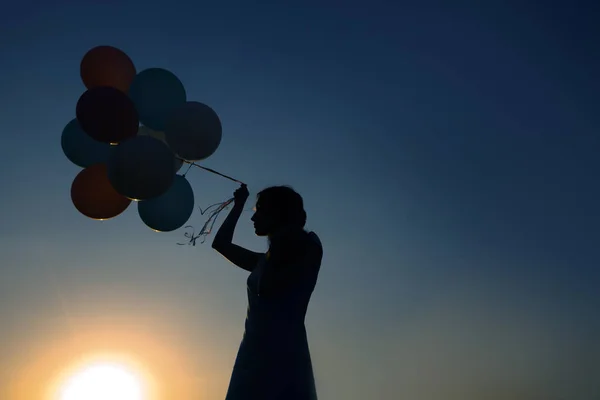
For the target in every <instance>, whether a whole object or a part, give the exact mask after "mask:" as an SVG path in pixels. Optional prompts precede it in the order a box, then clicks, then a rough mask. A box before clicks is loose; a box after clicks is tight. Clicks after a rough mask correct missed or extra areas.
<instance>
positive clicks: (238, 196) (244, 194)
mask: <svg viewBox="0 0 600 400" xmlns="http://www.w3.org/2000/svg"><path fill="white" fill-rule="evenodd" d="M248 196H250V192H248V187H247V186H246V185H244V184H242V185H241V186H240V187H239V188H238V189H237V190H236V191H235V192H233V199H234V202H235V204H237V205H242V206H243V205H244V204H245V203H246V200H248Z"/></svg>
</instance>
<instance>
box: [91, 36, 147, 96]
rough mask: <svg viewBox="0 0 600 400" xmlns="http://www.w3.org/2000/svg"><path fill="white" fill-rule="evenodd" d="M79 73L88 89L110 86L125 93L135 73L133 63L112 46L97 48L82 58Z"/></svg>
mask: <svg viewBox="0 0 600 400" xmlns="http://www.w3.org/2000/svg"><path fill="white" fill-rule="evenodd" d="M80 73H81V80H82V81H83V84H84V85H85V87H86V88H88V89H92V88H95V87H100V86H110V87H113V88H116V89H119V90H120V91H122V92H123V93H127V92H128V91H129V87H130V86H131V82H133V79H134V78H135V73H136V71H135V65H133V61H131V59H130V58H129V56H128V55H127V54H125V53H124V52H123V51H121V50H119V49H117V48H115V47H112V46H97V47H94V48H93V49H91V50H89V51H88V52H87V53H86V54H85V56H83V59H82V60H81V65H80Z"/></svg>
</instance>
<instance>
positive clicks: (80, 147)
mask: <svg viewBox="0 0 600 400" xmlns="http://www.w3.org/2000/svg"><path fill="white" fill-rule="evenodd" d="M60 144H61V147H62V150H63V152H64V153H65V156H67V158H68V159H69V160H70V161H71V162H72V163H73V164H75V165H78V166H80V167H83V168H85V167H89V166H90V165H93V164H97V163H106V162H108V156H109V154H110V145H109V144H108V143H102V142H99V141H97V140H94V139H92V138H91V137H90V135H88V134H87V133H85V132H84V131H83V129H81V126H80V125H79V122H78V121H77V119H73V120H71V122H69V123H68V124H67V126H65V128H64V129H63V132H62V136H61V138H60Z"/></svg>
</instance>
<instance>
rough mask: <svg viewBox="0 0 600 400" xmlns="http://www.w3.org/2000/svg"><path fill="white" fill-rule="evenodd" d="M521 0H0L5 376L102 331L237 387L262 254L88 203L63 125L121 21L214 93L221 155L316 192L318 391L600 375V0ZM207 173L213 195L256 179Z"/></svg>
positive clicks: (163, 389)
mask: <svg viewBox="0 0 600 400" xmlns="http://www.w3.org/2000/svg"><path fill="white" fill-rule="evenodd" d="M101 3H102V4H101ZM417 3H418V4H419V5H416V4H417ZM507 3H509V2H504V1H502V2H493V1H489V2H467V3H461V4H464V5H459V6H452V7H450V6H448V5H445V6H443V5H440V3H433V2H414V4H409V2H398V1H396V2H394V1H387V2H383V1H377V0H371V1H368V2H367V1H364V2H359V1H356V0H352V1H331V0H321V1H318V2H317V1H312V0H309V1H288V2H281V1H278V2H277V1H266V2H260V3H259V4H255V3H254V2H248V1H222V2H215V1H211V2H204V1H198V2H192V1H191V0H190V1H180V0H170V1H167V2H160V3H159V2H157V3H155V4H154V3H151V2H147V1H145V2H142V1H128V2H125V1H123V2H121V1H119V2H118V1H102V2H101V1H77V2H76V1H65V0H62V1H48V2H41V1H31V0H23V1H19V2H13V3H10V4H8V3H7V4H6V5H4V6H3V7H2V13H1V14H0V88H1V91H0V117H1V119H0V121H1V122H2V146H1V147H0V151H1V152H2V153H1V154H2V158H1V159H2V164H3V166H2V169H1V174H2V175H1V179H2V195H1V197H0V213H1V221H2V223H1V224H0V235H1V240H0V398H2V399H8V400H39V399H40V398H41V394H40V393H42V391H43V390H46V389H47V385H48V384H47V382H49V381H51V380H52V379H54V377H55V375H56V374H58V373H59V372H60V371H61V370H62V369H63V368H67V367H68V366H69V365H70V364H72V363H73V362H75V361H76V360H78V357H80V356H85V355H86V354H89V353H94V352H107V351H108V352H115V353H117V354H124V355H126V356H131V357H133V358H135V359H136V360H137V361H139V362H140V363H141V364H142V365H143V367H144V368H145V369H146V370H147V372H148V373H149V374H151V375H153V376H154V378H153V379H154V381H155V383H156V385H157V386H159V387H160V389H157V393H158V392H159V391H160V393H161V396H162V397H161V400H162V399H175V398H178V399H182V400H193V399H199V400H205V399H206V400H213V399H215V400H218V399H223V398H224V395H225V391H226V388H227V384H228V381H229V376H230V373H231V368H232V366H233V361H234V357H235V354H236V352H237V348H238V345H239V341H240V339H241V335H242V332H243V324H244V316H245V311H246V298H245V296H246V293H245V280H246V273H245V272H244V271H242V270H239V269H237V268H236V267H234V266H232V265H230V264H228V263H227V262H226V261H225V260H224V259H223V258H222V257H221V256H219V255H218V254H216V253H215V252H214V251H213V250H212V249H211V248H210V245H209V244H208V243H207V244H204V245H197V246H195V247H192V246H177V242H181V241H182V240H184V237H183V231H176V232H174V233H170V234H158V233H154V232H152V231H150V230H149V229H147V228H146V227H145V226H144V225H143V224H142V222H141V221H140V220H139V217H138V216H137V212H136V210H135V207H133V206H132V207H131V208H130V209H129V210H127V212H126V213H125V214H123V215H121V216H119V217H118V218H116V219H114V220H111V221H105V222H96V221H92V220H88V219H86V218H85V217H83V216H82V215H80V214H78V212H77V211H76V210H75V208H74V207H73V205H72V203H71V200H70V196H69V189H70V185H71V182H72V180H73V178H74V177H75V175H76V174H77V173H78V171H79V169H78V168H77V167H75V166H74V165H72V164H70V162H69V161H68V160H67V159H66V157H65V156H64V155H63V153H62V151H61V147H60V135H61V131H62V129H63V127H64V126H65V125H66V124H67V123H68V122H69V121H70V120H71V119H72V118H73V117H74V114H75V104H76V102H77V99H78V97H79V96H80V95H81V93H82V92H83V91H84V87H83V85H82V83H81V81H80V78H79V62H80V60H81V57H82V56H83V55H84V54H85V52H86V51H87V50H89V49H90V48H91V47H94V46H96V45H101V44H108V45H113V46H116V47H119V48H121V49H123V50H124V51H126V52H127V53H128V54H129V55H130V57H131V58H132V59H133V61H134V62H135V63H136V66H137V68H138V70H142V69H145V68H148V67H163V68H167V69H169V70H171V71H172V72H174V73H175V74H176V75H178V76H179V77H180V79H181V80H182V81H183V83H184V84H185V86H186V89H187V93H188V98H189V99H192V100H197V101H202V102H205V103H207V104H209V105H210V106H212V107H213V108H214V109H215V110H216V111H217V112H218V114H219V115H220V117H221V120H222V122H223V127H224V131H223V141H222V143H221V147H220V148H219V149H218V151H217V152H216V153H215V154H214V155H213V156H212V157H211V158H209V159H208V160H206V162H205V163H204V164H205V165H206V166H209V167H212V168H214V169H216V170H219V171H222V172H224V173H227V174H230V175H232V176H234V177H236V178H238V179H240V180H242V181H244V182H246V183H247V184H248V186H249V188H250V190H251V196H252V197H251V199H253V198H254V197H253V196H254V194H255V193H256V192H257V191H258V190H260V189H262V188H264V187H266V186H268V185H272V184H290V185H292V186H293V187H294V188H296V189H297V190H298V191H299V192H300V193H301V194H302V195H303V196H304V199H305V203H306V208H307V212H308V216H309V217H308V226H307V227H308V228H309V229H311V230H314V231H315V232H317V233H318V234H319V235H320V237H321V239H322V241H323V244H324V247H325V256H324V260H323V266H322V269H321V275H320V280H319V284H318V286H317V289H316V291H315V293H314V295H313V301H312V303H311V306H310V309H309V314H308V317H307V329H308V332H309V340H310V345H311V350H312V354H313V362H314V367H315V374H316V379H317V385H318V390H319V394H320V397H319V398H320V399H321V400H339V399H346V400H359V399H360V400H363V399H405V400H459V399H462V400H465V399H466V400H481V399H485V400H538V399H539V400H560V399H569V400H588V399H598V398H600V397H599V396H600V339H599V338H600V312H599V311H598V310H599V309H600V294H599V293H600V290H598V287H599V285H600V268H599V266H600V250H599V247H600V246H599V243H600V211H599V209H600V208H599V206H600V179H599V178H600V157H598V154H599V151H600V132H599V130H598V127H599V125H600V101H599V100H598V99H599V96H598V94H599V93H600V79H599V77H600V45H599V43H600V24H598V21H599V20H600V3H598V2H592V1H589V2H582V1H571V2H566V1H565V2H562V3H561V2H551V1H547V2H543V4H544V6H542V5H541V3H538V2H530V1H514V2H512V5H506V4H507ZM594 3H595V4H594ZM446 4H449V3H446ZM188 176H189V179H190V181H191V183H192V185H193V187H194V190H195V194H196V198H197V203H198V205H200V206H203V207H206V206H207V205H210V204H212V203H215V202H218V201H223V200H225V199H227V198H228V197H229V196H230V195H231V193H232V192H233V191H234V190H235V189H236V185H235V184H233V183H232V182H229V181H227V180H224V179H222V178H219V177H216V176H213V175H211V174H208V173H206V172H203V171H200V170H195V171H192V172H190V174H189V175H188ZM252 205H253V204H251V203H249V204H248V209H250V208H251V206H252ZM250 216H251V212H250V211H248V212H246V213H245V214H244V215H243V220H241V222H240V225H239V226H238V230H237V232H236V237H235V240H236V242H237V243H239V244H241V245H245V246H247V247H249V248H252V249H254V250H258V251H262V250H264V249H265V248H266V243H264V242H263V241H262V240H261V239H258V238H256V237H254V236H253V231H252V228H251V224H250V223H249V218H250ZM222 219H223V216H221V218H220V221H222ZM204 220H205V217H204V216H201V215H200V213H199V212H196V213H194V215H193V216H192V219H191V220H190V222H191V223H192V224H193V225H195V226H197V227H199V226H201V225H202V223H203V221H204Z"/></svg>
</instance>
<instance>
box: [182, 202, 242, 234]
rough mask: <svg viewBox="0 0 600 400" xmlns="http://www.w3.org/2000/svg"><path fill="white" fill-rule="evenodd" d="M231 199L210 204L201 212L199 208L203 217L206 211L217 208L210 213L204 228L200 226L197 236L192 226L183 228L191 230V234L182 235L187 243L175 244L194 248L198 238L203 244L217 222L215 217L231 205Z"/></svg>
mask: <svg viewBox="0 0 600 400" xmlns="http://www.w3.org/2000/svg"><path fill="white" fill-rule="evenodd" d="M233 200H234V199H233V198H231V199H229V200H227V201H225V202H223V203H216V204H212V205H210V206H208V207H206V209H204V210H202V208H200V214H201V215H204V214H205V213H206V212H207V211H208V210H210V209H211V208H213V207H217V208H216V209H215V210H213V211H212V212H211V213H210V216H209V218H208V220H207V221H206V222H205V223H204V226H202V229H200V232H198V234H197V235H196V231H195V230H194V227H193V226H192V225H187V226H186V227H185V229H192V231H191V233H190V232H185V233H184V234H183V235H184V236H185V237H186V238H187V239H189V242H187V243H177V244H178V245H180V246H183V245H186V244H187V245H192V246H195V245H196V240H198V239H199V238H202V241H201V242H200V243H201V244H202V243H204V242H205V241H206V237H207V236H208V235H209V234H210V232H211V231H212V229H213V227H214V226H215V222H216V221H217V217H218V216H219V213H220V212H221V211H223V210H224V209H225V208H227V206H229V205H230V204H231V203H233Z"/></svg>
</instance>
